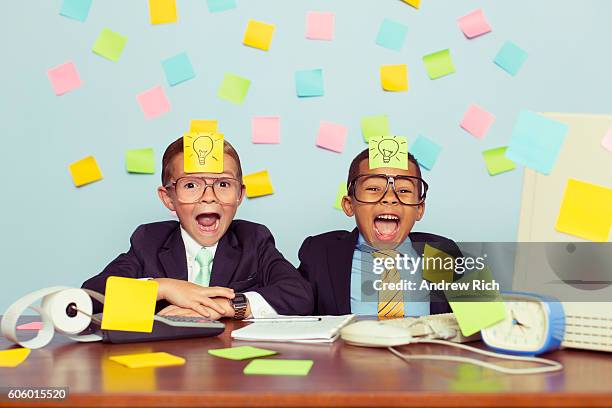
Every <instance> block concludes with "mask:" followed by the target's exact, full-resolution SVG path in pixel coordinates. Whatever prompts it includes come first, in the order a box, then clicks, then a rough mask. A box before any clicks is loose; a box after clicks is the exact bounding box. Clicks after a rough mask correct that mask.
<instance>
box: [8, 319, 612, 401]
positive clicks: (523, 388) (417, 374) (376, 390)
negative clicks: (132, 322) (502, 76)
mask: <svg viewBox="0 0 612 408" xmlns="http://www.w3.org/2000/svg"><path fill="white" fill-rule="evenodd" d="M242 324H243V323H238V322H232V321H230V322H228V323H227V329H226V331H225V332H224V333H223V334H222V335H221V336H219V337H214V338H205V339H191V340H178V341H166V342H156V343H141V344H125V345H116V344H102V343H74V342H72V341H69V340H67V339H66V338H64V337H63V336H61V335H58V334H56V335H55V338H54V340H53V342H52V343H51V344H50V345H48V346H47V347H45V348H43V349H40V350H33V351H32V353H31V354H30V356H29V357H28V359H27V360H26V361H25V362H24V363H23V364H21V365H20V366H18V367H16V368H0V387H11V386H15V387H17V386H19V387H25V386H28V387H52V386H53V387H64V386H67V387H69V393H70V397H69V399H67V400H64V401H59V402H51V401H40V402H34V401H32V400H30V401H16V400H13V401H10V402H8V401H7V400H0V406H9V404H11V406H28V407H29V406H43V405H44V406H113V407H120V406H130V407H153V406H171V407H188V406H220V407H228V406H251V407H255V406H270V405H275V406H317V407H321V406H376V407H382V406H429V407H443V406H458V407H468V406H469V407H477V406H498V407H502V406H522V407H524V406H538V407H543V406H554V407H560V406H572V407H575V406H612V357H611V356H610V354H606V353H596V352H588V351H577V350H563V351H558V352H555V353H551V354H548V355H547V356H546V357H547V358H551V359H554V360H557V361H560V362H561V363H563V364H564V366H565V369H564V370H563V371H562V372H558V373H551V374H534V375H523V376H510V375H504V374H500V373H497V372H493V371H490V370H486V369H480V368H478V367H475V366H471V365H467V364H456V363H450V362H448V363H446V362H427V361H422V362H414V363H410V364H408V363H406V362H404V361H403V360H401V359H399V358H398V357H396V356H394V355H392V354H391V353H390V352H389V351H387V350H385V349H368V348H360V347H355V346H349V345H346V344H343V342H342V341H337V342H335V343H333V344H331V345H304V344H283V343H259V342H257V343H256V342H248V343H247V342H238V341H232V340H231V338H230V335H229V333H230V331H231V330H232V329H234V328H237V327H240V326H241V325H242ZM244 344H249V345H254V346H259V347H266V348H270V349H273V350H276V351H278V352H279V353H280V356H279V357H281V358H288V359H312V360H314V366H313V368H312V370H311V372H310V374H309V375H308V376H306V377H276V376H247V375H244V374H243V373H242V370H243V368H244V367H245V365H246V364H247V363H248V361H231V360H225V359H221V358H217V357H213V356H211V355H209V354H208V353H207V350H208V349H211V348H222V347H230V346H236V345H244ZM8 347H10V345H9V343H8V342H7V341H6V339H4V338H0V349H6V348H8ZM401 350H402V351H403V352H410V353H414V354H423V353H429V354H447V355H457V354H462V355H464V354H467V355H469V356H470V357H472V355H471V354H469V353H464V352H462V351H460V350H455V349H451V348H448V347H443V346H437V345H411V346H405V347H402V348H401ZM154 351H166V352H169V353H172V354H176V355H179V356H182V357H184V358H186V360H187V363H186V364H185V365H183V366H175V367H165V368H157V369H152V368H144V369H128V368H124V367H123V366H121V365H119V364H117V363H115V362H112V361H110V360H108V358H107V357H109V356H112V355H118V354H130V353H144V352H154ZM508 364H509V365H511V366H519V365H520V364H518V363H514V362H509V363H508ZM37 404H38V405H37Z"/></svg>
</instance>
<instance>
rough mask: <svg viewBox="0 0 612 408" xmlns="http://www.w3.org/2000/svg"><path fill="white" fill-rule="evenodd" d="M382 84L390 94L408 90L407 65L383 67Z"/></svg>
mask: <svg viewBox="0 0 612 408" xmlns="http://www.w3.org/2000/svg"><path fill="white" fill-rule="evenodd" d="M380 82H381V84H382V88H383V89H384V90H385V91H388V92H402V91H407V90H408V67H407V66H406V64H398V65H383V66H382V67H380Z"/></svg>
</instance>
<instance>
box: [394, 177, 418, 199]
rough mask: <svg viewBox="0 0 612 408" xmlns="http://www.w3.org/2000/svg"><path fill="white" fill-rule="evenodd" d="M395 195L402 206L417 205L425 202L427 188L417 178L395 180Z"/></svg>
mask: <svg viewBox="0 0 612 408" xmlns="http://www.w3.org/2000/svg"><path fill="white" fill-rule="evenodd" d="M395 193H396V194H397V197H398V198H399V200H400V202H401V203H402V204H408V205H417V204H421V202H422V201H423V196H424V193H425V186H424V185H423V182H422V180H419V179H417V178H398V177H396V178H395Z"/></svg>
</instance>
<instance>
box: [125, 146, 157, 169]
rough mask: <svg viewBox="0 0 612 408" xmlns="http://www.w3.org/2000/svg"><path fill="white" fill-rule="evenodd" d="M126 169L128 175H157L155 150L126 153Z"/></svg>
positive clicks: (137, 150)
mask: <svg viewBox="0 0 612 408" xmlns="http://www.w3.org/2000/svg"><path fill="white" fill-rule="evenodd" d="M125 168H126V170H127V171H128V173H142V174H153V173H155V156H154V155H153V149H136V150H128V151H127V152H125Z"/></svg>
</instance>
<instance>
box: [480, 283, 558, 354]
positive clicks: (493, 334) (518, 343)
mask: <svg viewBox="0 0 612 408" xmlns="http://www.w3.org/2000/svg"><path fill="white" fill-rule="evenodd" d="M501 296H502V298H503V301H504V304H505V306H506V318H505V319H504V320H503V321H501V322H499V323H497V324H495V325H493V326H490V327H487V328H486V329H483V330H482V331H481V335H482V340H483V341H484V343H485V344H486V345H487V346H488V347H489V348H491V349H493V350H496V351H498V352H501V353H507V354H519V355H529V356H535V355H538V354H542V353H546V352H549V351H552V350H556V349H558V348H559V347H561V342H562V341H563V336H564V333H565V313H564V311H563V305H562V304H561V302H559V301H558V300H557V299H554V298H551V297H547V296H542V295H538V294H533V293H522V292H507V293H502V294H501Z"/></svg>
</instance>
